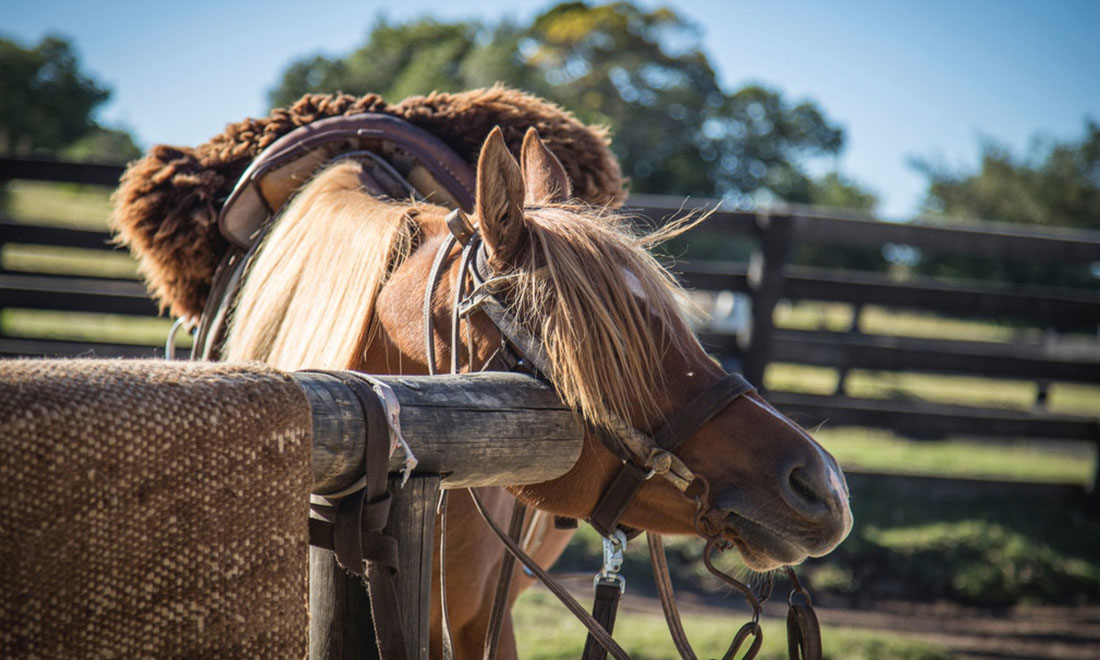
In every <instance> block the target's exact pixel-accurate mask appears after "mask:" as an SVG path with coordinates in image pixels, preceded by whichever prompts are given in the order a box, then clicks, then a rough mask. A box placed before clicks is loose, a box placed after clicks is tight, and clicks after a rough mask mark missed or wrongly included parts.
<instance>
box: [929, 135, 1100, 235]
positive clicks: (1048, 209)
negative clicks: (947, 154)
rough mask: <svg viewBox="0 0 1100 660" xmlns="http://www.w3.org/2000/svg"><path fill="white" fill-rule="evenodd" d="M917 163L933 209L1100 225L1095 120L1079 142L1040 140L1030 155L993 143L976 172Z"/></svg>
mask: <svg viewBox="0 0 1100 660" xmlns="http://www.w3.org/2000/svg"><path fill="white" fill-rule="evenodd" d="M916 166H917V167H918V169H920V170H921V171H923V172H924V173H925V175H926V176H927V177H928V179H929V185H928V199H927V201H926V202H925V209H926V210H927V211H928V212H929V213H933V214H937V215H947V216H952V217H958V218H983V219H987V220H1001V221H1005V222H1019V223H1026V224H1037V225H1048V226H1064V227H1080V228H1089V229H1100V124H1097V123H1096V122H1095V121H1093V120H1088V121H1086V122H1085V130H1084V134H1083V135H1082V136H1081V138H1080V139H1078V140H1072V141H1067V142H1056V141H1053V140H1049V139H1042V138H1038V137H1037V138H1035V139H1034V141H1033V144H1032V148H1031V153H1030V154H1029V155H1027V156H1025V157H1017V156H1015V155H1013V154H1012V153H1011V152H1010V151H1009V150H1008V149H1006V148H1004V147H1001V146H998V145H997V144H995V143H992V142H987V143H986V144H984V145H983V146H982V163H981V167H980V169H979V170H978V171H977V172H975V173H954V172H950V171H947V170H946V169H944V168H942V167H936V166H933V165H930V164H928V163H927V162H917V163H916Z"/></svg>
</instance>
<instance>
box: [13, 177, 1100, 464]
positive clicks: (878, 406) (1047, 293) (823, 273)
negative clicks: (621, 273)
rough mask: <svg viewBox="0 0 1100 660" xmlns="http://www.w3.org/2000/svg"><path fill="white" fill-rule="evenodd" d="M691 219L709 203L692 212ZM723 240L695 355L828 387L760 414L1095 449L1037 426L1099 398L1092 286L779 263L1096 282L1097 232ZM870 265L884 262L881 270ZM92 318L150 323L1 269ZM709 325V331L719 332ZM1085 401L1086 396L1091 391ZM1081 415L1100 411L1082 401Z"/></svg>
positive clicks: (791, 223) (788, 214)
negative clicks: (1007, 388)
mask: <svg viewBox="0 0 1100 660" xmlns="http://www.w3.org/2000/svg"><path fill="white" fill-rule="evenodd" d="M120 172H121V169H120V168H118V167H114V168H112V167H109V166H98V165H96V166H84V165H73V164H58V165H57V166H56V168H54V167H53V166H51V165H50V164H49V163H44V162H40V161H26V160H23V161H13V160H0V180H2V179H3V178H17V177H22V178H31V179H38V180H62V181H80V182H92V181H94V182H98V183H103V184H108V185H109V184H111V183H112V182H113V181H114V180H116V179H117V177H118V174H119V173H120ZM695 205H696V206H700V207H713V206H714V205H713V204H708V203H703V202H700V203H696V204H695ZM628 207H629V208H630V209H631V210H633V211H637V212H638V213H639V214H640V215H642V216H646V217H648V218H651V219H652V220H653V221H656V222H662V221H664V220H666V219H667V218H669V217H672V216H674V215H676V214H677V212H679V211H681V210H683V209H684V205H683V203H682V201H681V200H678V199H671V198H659V197H646V196H634V197H631V199H630V200H629V203H628ZM714 237H727V238H730V237H732V238H735V239H737V240H739V241H741V242H742V243H743V244H748V245H750V246H751V251H752V255H751V257H750V258H749V259H748V260H747V261H744V262H730V261H714V260H709V261H706V260H692V261H686V262H680V263H676V264H675V265H674V270H675V271H676V272H677V274H678V275H679V277H681V279H682V281H683V282H684V283H685V284H686V285H687V286H688V287H689V288H691V289H694V290H696V291H700V292H704V293H708V292H710V293H717V292H721V291H729V292H734V293H735V294H738V295H739V296H740V297H739V298H738V304H740V305H743V306H746V309H747V312H746V313H745V314H744V316H745V317H747V318H748V319H749V322H748V323H747V324H746V325H744V326H742V327H731V326H730V325H729V324H726V325H722V324H720V323H712V325H711V326H709V327H704V328H701V337H702V339H703V341H704V344H705V345H706V346H707V347H708V348H709V349H710V350H712V351H713V352H714V353H715V354H716V355H717V356H719V357H720V358H722V359H723V360H724V361H726V362H729V363H731V364H739V365H740V368H741V369H742V370H743V371H744V373H745V375H746V376H747V377H748V378H749V379H750V380H752V381H753V382H755V383H757V384H759V385H767V384H768V380H767V379H766V377H765V375H766V372H767V371H768V367H769V365H772V364H775V363H791V364H803V365H811V366H815V367H827V368H831V369H834V370H836V373H837V374H838V378H837V381H838V382H837V387H836V390H835V391H834V392H831V393H827V394H826V393H822V392H816V393H809V392H807V391H797V392H788V391H774V392H771V393H770V396H771V397H772V399H773V400H774V401H775V402H776V403H777V404H778V405H779V407H780V408H781V409H783V410H784V411H786V412H790V413H796V414H798V415H799V417H798V419H799V421H801V422H802V423H803V424H805V425H806V426H814V425H817V424H819V423H821V422H823V421H826V420H827V421H828V422H829V424H830V425H833V426H837V425H842V424H856V425H866V426H875V427H883V428H889V429H892V430H895V431H898V432H900V433H901V434H903V435H906V436H909V437H917V438H924V437H941V436H943V435H959V434H977V435H981V436H1010V437H1028V438H1058V439H1075V440H1082V441H1089V442H1095V441H1097V440H1098V439H1100V426H1098V423H1097V418H1098V414H1097V413H1096V412H1094V411H1088V410H1076V411H1075V412H1072V413H1069V412H1064V411H1063V412H1057V411H1052V410H1050V409H1049V407H1048V406H1047V403H1048V399H1049V396H1048V395H1049V392H1050V391H1051V388H1052V387H1054V386H1056V385H1057V384H1059V383H1073V384H1078V386H1086V387H1087V386H1100V343H1098V341H1097V331H1098V327H1100V287H1096V286H1094V287H1089V286H1076V287H1051V286H1038V285H1017V284H1007V283H1004V282H998V281H989V280H984V281H975V280H958V279H954V280H950V279H942V278H931V277H928V276H917V275H908V276H906V277H903V278H899V277H897V276H896V273H895V274H890V273H887V272H885V268H883V269H880V270H879V271H857V270H853V269H847V268H821V267H811V266H808V265H802V264H798V263H792V259H793V258H794V257H793V255H797V253H798V251H799V249H800V248H801V247H802V246H806V245H811V246H822V247H823V248H827V249H828V248H832V247H837V246H839V247H847V248H853V247H854V248H863V249H867V248H871V249H878V250H881V249H883V248H884V247H886V246H890V245H894V246H897V245H903V246H909V247H911V248H914V249H916V250H919V251H920V253H921V254H922V255H926V256H942V255H947V256H955V257H957V256H969V257H976V258H983V259H994V260H998V261H1019V262H1031V263H1051V262H1057V263H1061V264H1068V265H1070V266H1072V267H1074V268H1079V269H1088V268H1089V266H1090V264H1091V265H1092V267H1093V269H1094V270H1095V269H1096V268H1097V267H1098V266H1097V265H1096V264H1100V232H1098V231H1086V230H1069V229H1063V228H1052V227H1034V226H1017V225H1006V224H1003V223H989V222H984V223H977V222H967V223H965V224H963V223H953V224H944V223H932V222H912V223H892V222H882V221H879V220H875V219H874V218H871V217H868V216H859V215H852V214H840V213H829V212H823V211H821V210H820V209H810V208H798V207H791V208H786V209H776V210H771V211H767V212H744V211H724V210H719V211H717V212H716V213H714V214H713V217H711V219H710V220H708V222H707V223H705V224H704V225H702V226H701V227H700V228H699V229H697V230H694V231H693V233H692V234H689V235H687V236H686V240H688V241H689V242H696V243H698V242H704V243H705V241H707V240H713V239H714ZM108 239H109V237H108V236H107V235H106V234H105V233H101V232H94V231H85V230H73V229H60V228H47V227H40V226H36V225H35V224H33V223H27V222H23V221H19V222H17V221H14V220H11V219H3V218H0V249H3V246H4V245H16V244H22V245H51V246H64V247H69V248H79V249H84V250H99V251H103V250H108V249H111V248H110V246H109V244H108ZM883 263H884V264H885V262H883ZM784 301H790V302H793V303H799V302H802V301H810V302H814V303H829V304H841V305H845V306H848V307H849V308H850V309H851V312H852V313H851V317H852V323H851V326H850V327H848V328H844V329H842V330H841V331H829V330H825V329H822V328H791V327H777V326H776V310H777V306H778V305H779V304H780V303H781V302H784ZM872 306H873V307H875V308H879V309H880V310H882V311H883V313H886V314H893V313H898V312H902V311H916V312H918V313H922V314H931V315H936V316H942V317H948V318H953V319H962V320H975V319H977V320H979V321H983V322H989V323H996V324H1008V325H1009V326H1010V327H1014V328H1018V329H1019V332H1017V333H1016V336H1015V337H1014V338H1012V339H1011V340H1001V341H973V340H960V339H952V338H948V337H927V336H926V337H904V336H893V335H887V334H868V333H866V332H864V331H862V330H861V317H862V316H863V313H864V311H865V310H866V309H867V308H869V307H872ZM3 308H8V309H12V308H15V309H30V310H55V311H74V312H77V311H79V312H93V311H94V312H105V311H110V312H112V313H117V314H124V315H130V316H135V317H137V316H148V315H151V314H154V313H155V310H154V307H153V305H152V304H151V303H150V302H148V301H147V300H146V299H145V298H144V294H143V291H142V288H141V286H140V284H139V283H137V282H136V281H133V280H121V279H106V278H93V277H85V276H74V275H65V274H58V273H35V272H13V271H4V270H3V269H2V268H0V309H3ZM719 320H720V319H719ZM156 350H157V349H155V348H153V347H139V346H131V345H124V344H118V343H97V342H92V341H87V340H84V339H80V340H77V339H73V338H63V339H58V338H53V339H51V338H45V337H28V336H18V337H16V336H8V335H5V334H3V328H0V356H4V355H7V356H12V355H61V356H64V355H73V354H82V353H87V352H92V353H93V354H94V355H99V356H113V355H125V356H135V355H146V356H148V355H151V354H153V353H154V352H155V351H156ZM854 370H866V371H870V372H875V373H881V374H905V373H929V374H936V375H939V376H971V377H981V378H995V379H1009V380H1011V381H1013V382H1016V383H1019V382H1021V381H1024V382H1031V383H1033V387H1034V390H1035V392H1036V397H1035V405H1034V407H1033V408H1032V409H1029V410H1008V409H1004V408H998V407H994V406H970V405H966V406H964V405H954V404H951V403H943V402H940V403H937V402H932V401H924V400H921V399H920V398H919V397H916V396H914V395H912V394H911V393H905V392H899V393H898V394H899V396H900V398H892V399H872V398H865V397H864V398H861V397H856V396H852V395H850V393H849V391H848V388H847V382H848V376H849V375H850V374H851V372H852V371H854ZM1095 391H1096V392H1100V390H1095ZM1097 399H1098V400H1097V405H1096V410H1100V394H1097Z"/></svg>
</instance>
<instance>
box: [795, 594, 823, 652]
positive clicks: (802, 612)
mask: <svg viewBox="0 0 1100 660" xmlns="http://www.w3.org/2000/svg"><path fill="white" fill-rule="evenodd" d="M821 653H822V651H821V626H820V624H818V622H817V614H815V613H814V609H813V608H812V607H810V606H809V605H791V606H790V608H789V609H788V610H787V655H788V657H790V660H821Z"/></svg>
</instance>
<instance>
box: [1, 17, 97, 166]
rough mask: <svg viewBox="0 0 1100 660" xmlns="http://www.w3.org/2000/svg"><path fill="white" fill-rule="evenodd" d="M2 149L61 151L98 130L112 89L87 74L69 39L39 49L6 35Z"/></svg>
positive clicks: (47, 39) (50, 38)
mask: <svg viewBox="0 0 1100 660" xmlns="http://www.w3.org/2000/svg"><path fill="white" fill-rule="evenodd" d="M0 71H3V72H4V73H3V75H2V76H0V153H12V154H17V155H28V154H31V153H35V152H42V151H47V152H48V151H55V150H57V149H60V148H61V147H64V146H66V145H68V144H71V143H72V142H74V141H75V140H77V139H78V138H80V137H82V136H84V135H85V134H87V133H89V132H90V131H92V130H93V129H95V128H96V127H97V126H96V123H95V121H94V119H93V112H94V110H95V109H96V108H97V107H98V106H99V105H100V104H102V103H103V102H104V101H106V100H107V98H108V96H109V95H110V92H109V91H108V90H107V89H106V88H104V87H102V86H100V84H99V83H97V82H96V81H95V80H93V79H92V78H91V77H89V76H87V75H85V74H84V73H81V71H80V67H79V65H78V63H77V59H76V54H75V53H74V52H73V49H72V46H71V45H70V44H69V42H68V41H66V40H65V39H62V38H60V37H56V36H48V37H45V38H44V39H42V41H41V42H39V44H38V45H37V46H34V47H33V48H29V49H28V48H23V47H21V46H19V44H16V43H15V42H12V41H8V40H6V39H0Z"/></svg>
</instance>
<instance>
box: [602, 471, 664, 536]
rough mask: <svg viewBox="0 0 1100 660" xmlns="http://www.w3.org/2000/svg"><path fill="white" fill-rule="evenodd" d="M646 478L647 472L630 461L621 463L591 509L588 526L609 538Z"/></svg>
mask: <svg viewBox="0 0 1100 660" xmlns="http://www.w3.org/2000/svg"><path fill="white" fill-rule="evenodd" d="M648 477H649V471H648V470H646V469H644V468H640V467H638V466H637V465H635V464H634V463H633V462H631V461H627V462H625V463H623V466H622V468H620V469H619V472H618V473H617V474H616V475H615V477H614V478H613V479H612V480H611V484H610V485H609V486H608V487H607V490H605V491H604V492H603V495H601V496H600V501H599V502H597V503H596V506H595V508H593V509H592V515H591V516H590V517H589V518H588V524H590V525H592V527H593V528H594V529H595V530H596V531H597V532H599V533H600V536H610V535H611V533H612V532H614V531H615V529H616V528H617V527H618V526H619V520H620V519H621V518H622V517H623V513H625V512H626V508H627V507H628V506H630V503H631V502H633V501H634V497H635V496H636V495H637V494H638V489H639V488H641V487H642V484H644V483H645V482H646V479H647V478H648Z"/></svg>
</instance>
